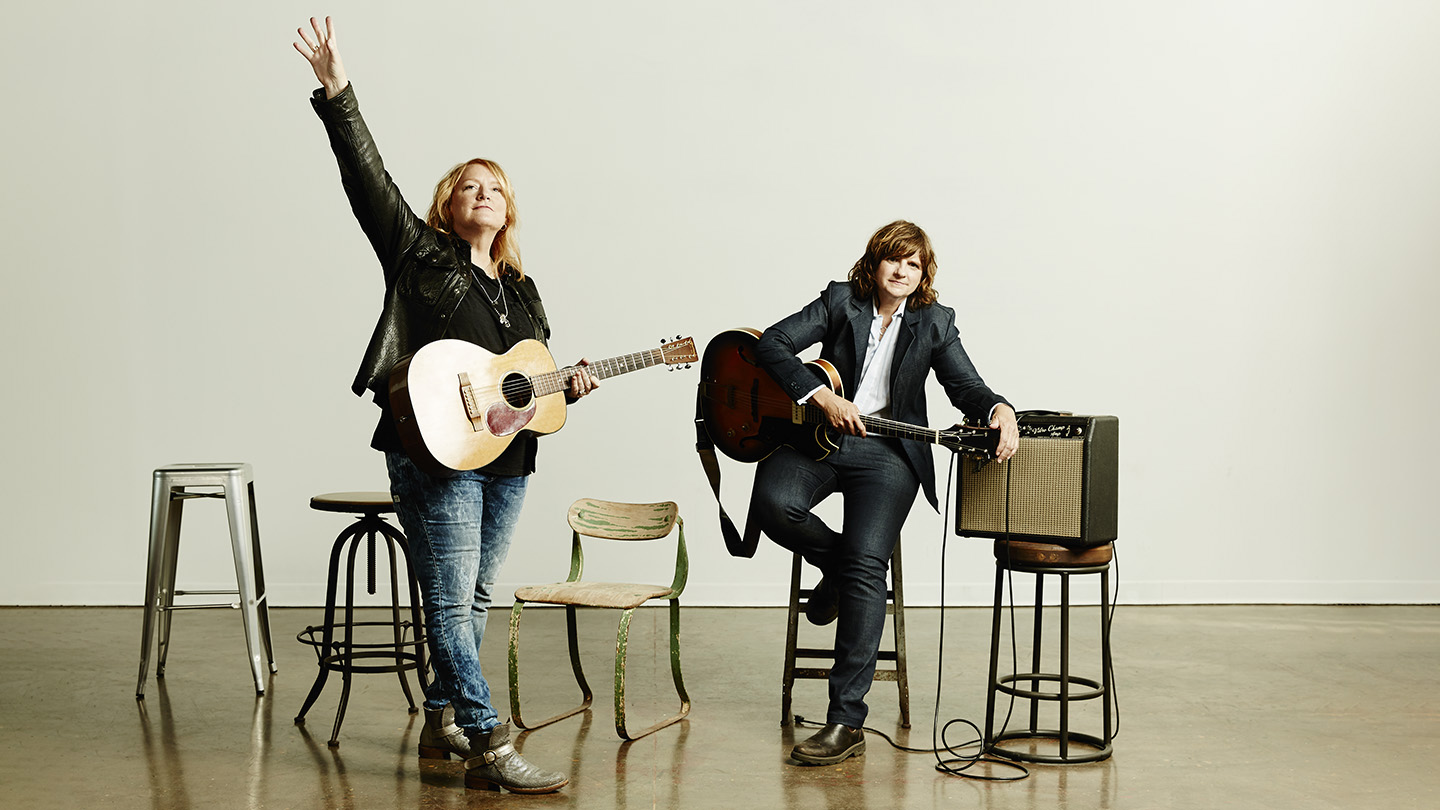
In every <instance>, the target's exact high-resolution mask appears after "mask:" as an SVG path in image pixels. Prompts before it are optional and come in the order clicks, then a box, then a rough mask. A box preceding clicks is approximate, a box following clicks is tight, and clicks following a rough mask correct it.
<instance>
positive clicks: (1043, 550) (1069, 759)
mask: <svg viewBox="0 0 1440 810" xmlns="http://www.w3.org/2000/svg"><path fill="white" fill-rule="evenodd" d="M1114 556H1115V544H1114V543H1106V544H1105V545H1103V546H1096V547H1094V548H1069V547H1067V546H1060V545H1054V544H1051V543H1031V542H1020V541H1005V540H997V541H995V604H994V607H993V608H992V614H991V625H990V683H989V689H988V695H987V700H986V706H985V750H986V751H987V752H989V753H993V754H996V755H998V756H1002V757H1005V758H1006V759H1013V760H1019V761H1022V762H1039V763H1045V764H1050V765H1068V764H1072V763H1077V762H1098V761H1100V760H1103V759H1108V758H1109V757H1110V754H1111V751H1112V749H1111V744H1110V743H1111V738H1112V729H1111V718H1110V704H1111V698H1110V694H1111V692H1110V664H1111V661H1110V561H1111V560H1112V559H1114ZM1007 571H1018V572H1023V573H1031V574H1034V575H1035V617H1034V624H1033V637H1032V641H1031V643H1032V644H1033V648H1032V652H1031V661H1030V671H1029V672H1017V673H1013V674H1010V675H1005V676H998V666H999V659H1000V614H1001V612H1002V609H1003V607H1004V591H1005V579H1006V577H1005V573H1006V572H1007ZM1082 574H1099V575H1100V679H1099V680H1096V679H1094V678H1087V677H1080V676H1078V675H1072V674H1071V673H1070V577H1072V576H1078V575H1082ZM1046 576H1058V577H1059V578H1060V607H1059V611H1060V638H1059V641H1060V660H1059V667H1060V671H1059V672H1058V673H1055V672H1041V670H1040V666H1041V664H1040V647H1041V641H1042V624H1043V617H1044V596H1045V590H1044V589H1045V577H1046ZM1027 681H1028V682H1029V688H1028V689H1026V688H1024V687H1023V686H1021V685H1020V684H1021V683H1022V682H1027ZM1041 684H1053V685H1054V689H1053V690H1048V689H1042V688H1041ZM1076 687H1080V688H1078V689H1077V688H1076ZM997 693H1004V694H1007V695H1013V696H1014V697H1018V698H1022V699H1028V700H1029V701H1030V719H1029V724H1028V725H1027V726H1026V727H1025V728H1021V729H1016V730H1014V731H1002V733H1000V734H998V735H997V734H996V733H995V731H994V729H995V696H996V694H997ZM1096 699H1098V700H1100V701H1101V703H1102V705H1103V709H1102V713H1103V715H1104V735H1103V736H1101V737H1097V736H1095V735H1093V734H1081V733H1079V732H1076V731H1073V730H1071V728H1070V704H1071V703H1072V702H1074V701H1079V700H1096ZM1040 701H1054V702H1056V703H1058V704H1059V708H1060V718H1059V727H1058V728H1055V729H1042V728H1040V725H1039V719H1040V718H1039V715H1040ZM1022 740H1029V741H1036V740H1054V741H1056V742H1057V743H1058V745H1059V753H1058V755H1052V754H1043V753H1039V752H1037V751H1034V750H1030V751H1022V750H1017V749H1016V748H1014V747H1006V746H1003V745H1001V743H1004V742H1015V741H1022ZM1075 743H1078V744H1080V745H1082V746H1084V747H1085V750H1082V751H1074V750H1072V744H1075Z"/></svg>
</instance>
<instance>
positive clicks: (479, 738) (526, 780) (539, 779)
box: [465, 723, 570, 793]
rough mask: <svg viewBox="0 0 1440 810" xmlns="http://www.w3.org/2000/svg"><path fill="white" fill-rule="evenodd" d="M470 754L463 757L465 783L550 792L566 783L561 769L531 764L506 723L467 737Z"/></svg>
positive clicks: (475, 785) (510, 789)
mask: <svg viewBox="0 0 1440 810" xmlns="http://www.w3.org/2000/svg"><path fill="white" fill-rule="evenodd" d="M470 750H471V752H472V755H471V757H470V758H469V759H467V760H465V787H467V788H475V789H477V790H494V791H499V790H500V788H502V787H503V788H505V789H506V790H508V791H510V792H511V793H554V792H555V791H557V790H559V789H560V788H562V787H565V785H567V784H569V783H570V777H568V776H566V775H565V774H563V773H555V772H553V771H544V770H541V769H540V768H537V767H535V765H533V764H531V763H530V762H529V761H527V760H526V759H525V757H522V756H520V752H519V751H516V750H515V744H514V743H512V742H511V741H510V724H509V723H501V724H500V725H498V726H496V727H494V728H492V729H490V730H489V731H482V732H480V733H478V734H475V735H474V736H472V737H471V738H470Z"/></svg>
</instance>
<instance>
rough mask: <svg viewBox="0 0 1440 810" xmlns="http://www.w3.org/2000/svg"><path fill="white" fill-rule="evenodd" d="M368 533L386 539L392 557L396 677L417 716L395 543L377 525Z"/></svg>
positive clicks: (391, 597)
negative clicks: (407, 674) (408, 674)
mask: <svg viewBox="0 0 1440 810" xmlns="http://www.w3.org/2000/svg"><path fill="white" fill-rule="evenodd" d="M376 523H380V521H378V520H377V521H376ZM380 525H384V524H380ZM368 531H369V532H370V537H371V538H373V537H374V536H375V535H376V534H380V535H382V536H384V537H385V551H386V552H387V553H389V555H390V626H391V628H392V630H393V632H394V639H395V642H394V643H395V675H396V677H398V678H399V679H400V690H401V691H403V692H404V693H405V703H406V705H408V706H409V707H410V713H411V714H416V713H418V712H419V711H420V710H419V709H418V708H416V706H415V696H414V695H412V694H410V682H409V681H407V680H405V659H406V657H407V655H406V653H405V631H404V628H403V627H402V626H401V622H400V573H399V570H398V566H396V563H395V542H394V541H393V540H391V539H390V537H389V535H386V534H384V532H382V531H380V529H379V528H378V526H376V525H375V524H371V525H370V527H369V529H368ZM372 569H373V566H372Z"/></svg>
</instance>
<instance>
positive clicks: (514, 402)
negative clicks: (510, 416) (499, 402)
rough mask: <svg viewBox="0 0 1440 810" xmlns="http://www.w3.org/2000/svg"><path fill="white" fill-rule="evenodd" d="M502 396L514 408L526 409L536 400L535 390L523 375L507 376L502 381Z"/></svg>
mask: <svg viewBox="0 0 1440 810" xmlns="http://www.w3.org/2000/svg"><path fill="white" fill-rule="evenodd" d="M500 395H501V396H503V397H504V398H505V403H506V404H507V405H509V406H510V407H512V408H517V409H519V408H524V407H525V406H527V405H529V404H530V400H532V399H534V398H535V389H534V388H533V387H532V386H531V385H530V380H529V379H527V378H526V377H525V375H523V374H507V375H505V378H504V379H502V380H501V381H500Z"/></svg>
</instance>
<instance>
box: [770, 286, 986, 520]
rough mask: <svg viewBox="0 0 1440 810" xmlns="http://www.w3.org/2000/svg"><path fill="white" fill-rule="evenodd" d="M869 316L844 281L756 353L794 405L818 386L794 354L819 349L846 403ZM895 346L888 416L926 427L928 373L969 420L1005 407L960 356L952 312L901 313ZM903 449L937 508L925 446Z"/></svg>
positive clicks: (773, 331) (774, 331)
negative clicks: (832, 367) (831, 366)
mask: <svg viewBox="0 0 1440 810" xmlns="http://www.w3.org/2000/svg"><path fill="white" fill-rule="evenodd" d="M874 316H875V310H874V305H873V303H872V299H869V298H864V299H862V298H857V297H856V296H855V294H854V292H853V291H852V289H851V286H850V282H848V281H832V282H830V285H829V286H828V287H826V288H825V291H824V292H822V293H821V294H820V297H819V298H816V299H815V300H814V301H811V302H810V303H809V304H808V305H806V307H805V308H804V309H802V310H800V311H799V312H797V313H795V314H794V315H791V316H790V317H788V318H785V319H784V320H782V321H780V322H779V323H777V324H775V325H774V326H772V327H770V328H769V329H766V330H765V333H764V334H762V335H761V336H760V343H759V345H758V346H757V347H756V355H757V356H758V358H759V360H760V364H761V365H762V366H763V367H764V368H765V370H766V371H767V372H769V374H770V376H771V377H774V378H775V380H776V382H778V383H780V385H781V387H783V388H784V389H785V392H786V393H788V394H789V395H790V398H791V399H793V400H797V401H798V400H799V399H800V398H801V397H803V396H805V395H806V394H808V393H810V391H811V390H812V389H814V388H815V385H816V380H815V375H814V374H813V373H812V372H810V371H808V370H806V368H805V366H804V364H803V363H801V362H800V359H799V358H798V357H796V355H797V354H799V353H800V352H801V351H804V350H805V349H807V348H809V347H810V346H813V345H815V344H816V343H819V344H820V356H821V357H822V358H824V359H825V360H828V361H830V362H831V363H833V364H834V365H835V369H836V370H837V371H838V372H839V373H840V380H841V383H842V384H843V385H844V386H845V390H844V392H843V394H844V396H845V397H846V398H849V397H851V396H854V393H855V390H856V389H857V388H858V387H859V382H860V369H861V367H862V366H863V364H864V361H865V350H866V348H867V347H868V344H869V342H870V341H869V338H870V324H871V321H872V319H873V318H874ZM895 341H896V342H895V361H894V364H893V365H892V366H891V368H890V375H891V376H890V418H892V419H895V420H897V421H900V422H909V423H912V424H917V425H925V426H929V424H930V423H929V418H928V416H927V415H926V412H925V378H926V376H927V375H928V374H929V372H930V371H932V370H933V371H934V372H935V378H936V379H937V380H939V381H940V384H941V385H942V386H944V388H945V393H946V395H947V396H948V397H949V398H950V401H951V402H952V403H954V405H955V407H956V408H959V409H960V411H961V412H962V413H964V414H965V415H966V416H968V417H970V418H971V419H975V420H982V421H983V420H985V419H988V418H989V413H990V411H991V409H993V408H994V407H995V405H996V404H998V403H1001V402H1004V403H1005V404H1007V405H1008V404H1009V402H1007V401H1006V400H1005V398H1004V397H1001V396H999V395H998V394H996V393H995V392H994V391H991V390H990V388H989V387H988V386H986V385H985V381H984V380H982V379H981V378H980V374H979V372H977V371H976V370H975V366H974V364H972V363H971V362H970V358H969V356H968V355H966V354H965V348H964V347H963V346H961V345H960V333H959V332H958V331H957V330H956V328H955V310H953V309H951V308H949V307H947V306H942V305H941V304H938V303H936V304H931V305H930V306H926V307H921V308H920V309H918V310H915V311H913V312H912V311H910V310H906V311H905V314H904V317H902V318H901V319H900V333H899V334H898V335H896V336H895ZM900 449H901V450H902V451H903V452H904V454H905V460H906V461H908V462H909V463H910V467H911V469H912V470H914V471H915V475H916V476H917V477H918V478H919V479H920V484H921V487H922V488H923V489H924V490H925V497H926V498H927V499H928V500H929V501H930V505H931V506H932V507H935V509H937V510H938V509H939V508H940V503H939V500H938V499H937V498H936V497H935V462H934V457H933V456H932V455H931V451H930V445H929V444H928V443H926V442H918V441H906V440H900Z"/></svg>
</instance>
